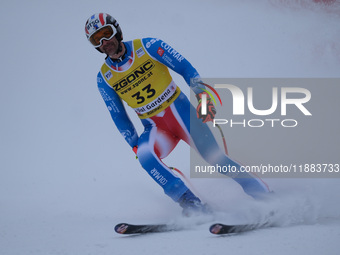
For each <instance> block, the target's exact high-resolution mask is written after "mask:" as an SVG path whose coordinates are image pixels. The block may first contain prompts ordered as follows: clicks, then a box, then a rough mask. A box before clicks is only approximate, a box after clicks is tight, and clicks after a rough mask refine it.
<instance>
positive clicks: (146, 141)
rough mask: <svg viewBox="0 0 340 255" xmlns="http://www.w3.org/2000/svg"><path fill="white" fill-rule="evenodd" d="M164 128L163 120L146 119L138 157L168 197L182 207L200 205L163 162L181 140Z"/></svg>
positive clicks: (139, 143)
mask: <svg viewBox="0 0 340 255" xmlns="http://www.w3.org/2000/svg"><path fill="white" fill-rule="evenodd" d="M157 120H159V122H158V124H159V125H160V126H162V120H163V119H162V118H159V119H157V117H156V118H154V119H145V120H143V121H142V122H143V124H144V126H145V130H144V132H143V134H142V135H141V136H140V138H139V142H138V151H137V156H138V159H139V161H140V163H141V165H142V167H143V168H144V169H145V170H146V171H147V172H148V174H149V175H150V176H151V177H152V178H153V179H154V180H155V181H156V182H157V183H158V184H159V185H160V186H161V187H162V188H163V190H164V192H165V194H166V195H168V196H169V197H170V198H172V199H173V200H174V201H175V202H178V203H179V204H180V206H181V207H183V208H186V207H188V206H192V204H193V203H197V206H199V205H200V200H199V199H198V198H197V197H196V196H195V195H194V194H193V193H192V192H191V191H190V189H189V188H188V187H187V186H186V185H185V183H184V182H183V181H182V180H181V179H180V178H179V177H177V176H175V175H174V174H173V172H172V170H171V169H170V168H169V167H168V166H167V165H166V164H164V163H163V162H162V160H161V158H164V157H166V156H167V155H168V154H169V153H170V152H171V151H172V150H173V148H174V147H175V146H176V144H177V143H178V141H179V139H178V138H177V137H176V136H174V135H173V134H172V133H170V132H168V131H167V130H166V129H162V128H161V127H158V126H157V124H156V122H155V121H157Z"/></svg>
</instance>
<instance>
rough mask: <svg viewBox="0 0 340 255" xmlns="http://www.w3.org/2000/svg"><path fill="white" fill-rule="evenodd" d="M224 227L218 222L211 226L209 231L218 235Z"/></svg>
mask: <svg viewBox="0 0 340 255" xmlns="http://www.w3.org/2000/svg"><path fill="white" fill-rule="evenodd" d="M222 228H223V225H222V224H220V223H216V224H213V225H211V226H210V228H209V231H210V233H212V234H215V235H218V234H219V233H220V232H221V230H222Z"/></svg>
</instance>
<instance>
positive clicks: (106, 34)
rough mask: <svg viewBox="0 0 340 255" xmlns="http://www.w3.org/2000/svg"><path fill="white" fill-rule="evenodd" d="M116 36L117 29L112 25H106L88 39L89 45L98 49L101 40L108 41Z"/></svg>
mask: <svg viewBox="0 0 340 255" xmlns="http://www.w3.org/2000/svg"><path fill="white" fill-rule="evenodd" d="M116 34H117V29H116V28H115V27H114V26H113V25H106V26H103V27H102V28H100V29H99V30H97V31H96V32H94V33H93V34H92V35H91V36H90V38H89V41H90V43H91V44H92V45H93V46H94V47H95V48H98V47H100V46H101V45H102V41H103V40H110V39H112V38H113V37H114V36H115V35H116Z"/></svg>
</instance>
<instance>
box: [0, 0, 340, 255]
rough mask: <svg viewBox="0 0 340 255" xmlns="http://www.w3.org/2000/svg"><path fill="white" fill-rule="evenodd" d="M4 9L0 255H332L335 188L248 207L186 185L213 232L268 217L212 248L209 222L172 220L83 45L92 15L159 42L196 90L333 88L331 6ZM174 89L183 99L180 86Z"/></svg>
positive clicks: (299, 186)
mask: <svg viewBox="0 0 340 255" xmlns="http://www.w3.org/2000/svg"><path fill="white" fill-rule="evenodd" d="M2 6H3V7H2V8H1V10H0V12H1V15H0V19H1V21H2V24H3V25H4V28H3V30H2V36H3V38H5V40H1V42H0V44H1V46H2V47H1V49H2V59H1V60H0V61H1V71H0V72H1V76H0V77H1V79H2V82H1V84H2V85H1V87H0V90H1V93H0V99H1V100H0V104H1V107H0V109H1V110H0V111H1V115H0V116H1V120H2V122H1V123H2V125H1V127H0V129H1V143H0V144H1V147H0V150H1V151H0V152H1V153H0V155H1V163H0V166H1V168H0V254H2V255H28V254H34V255H39V254H43V255H56V254H58V255H71V254H72V255H85V254H96V255H109V254H110V255H111V254H195V255H199V254H209V255H210V254H238V255H243V254H244V255H246V254H247V255H248V254H252V255H256V254H272V255H281V254H282V255H283V254H285V255H286V254H291V255H294V254H309V255H314V254H315V255H319V254H327V255H328V254H338V251H339V248H340V244H339V241H338V240H339V237H340V213H339V209H340V205H339V204H340V203H339V202H340V201H339V195H338V194H339V193H340V185H339V184H340V183H339V180H337V179H268V180H267V182H268V183H269V185H270V186H271V187H272V189H274V190H275V197H277V199H276V200H273V201H268V202H257V201H253V200H251V199H250V198H248V197H247V196H245V195H244V194H243V192H242V191H240V188H239V187H238V186H237V185H236V184H235V183H234V182H233V181H230V180H227V179H222V180H220V179H219V180H216V179H213V180H212V179H211V180H210V179H209V180H194V181H193V183H194V185H197V187H198V192H200V193H201V194H202V197H204V198H205V199H206V200H207V201H209V202H210V203H211V204H212V205H213V206H214V207H215V208H217V209H219V210H221V211H224V213H218V214H217V216H216V218H215V219H214V220H212V219H209V220H210V222H214V221H221V222H224V223H231V224H233V223H237V222H239V223H245V222H258V221H262V222H263V221H266V220H267V216H268V215H270V214H271V213H272V212H274V213H275V214H274V216H272V217H271V221H272V222H273V223H274V226H273V227H271V228H267V229H260V230H255V231H251V232H248V233H243V234H238V235H231V236H213V235H212V234H210V233H209V232H208V228H209V224H210V223H205V224H196V223H197V221H202V220H207V219H205V218H198V219H196V218H195V219H189V220H185V219H183V218H181V216H180V215H181V210H180V208H178V206H177V205H176V204H174V203H173V202H172V201H170V199H168V198H167V197H166V196H165V195H164V194H163V192H162V191H161V190H160V188H159V187H157V186H156V185H155V184H154V183H153V181H152V180H151V179H150V178H149V177H148V176H147V175H146V174H145V173H144V172H143V170H142V169H141V168H140V166H139V164H138V161H136V160H134V156H133V154H132V153H131V151H130V148H128V146H126V145H125V142H124V140H123V139H122V138H121V136H120V134H118V132H117V131H116V129H115V127H114V125H113V123H112V121H111V119H110V116H109V114H108V112H107V110H106V109H105V107H104V104H103V102H102V101H101V98H100V96H99V93H98V91H97V88H96V74H97V72H98V70H99V68H100V65H101V64H102V61H103V55H100V54H98V52H97V51H96V50H94V49H93V48H92V47H91V46H90V45H89V44H88V43H87V42H86V39H85V35H84V33H83V26H84V24H85V21H86V19H87V18H88V16H89V15H91V14H92V13H95V12H101V11H104V12H108V13H110V14H112V15H113V16H114V17H116V18H117V20H118V21H119V22H120V24H121V26H122V29H123V33H124V38H125V40H130V39H133V38H138V37H148V36H153V37H158V38H162V39H164V40H165V41H167V42H169V44H171V45H172V46H173V47H174V48H175V49H177V50H178V51H180V52H181V53H183V55H184V56H185V57H186V58H187V59H189V61H190V62H191V63H192V64H193V65H194V66H195V67H196V68H197V69H198V71H199V72H200V73H201V75H202V76H203V77H339V75H340V71H339V70H340V27H339V25H338V24H339V21H340V11H339V10H340V8H339V6H340V1H338V0H336V1H335V0H334V1H333V0H329V1H326V2H325V1H321V0H320V1H318V0H314V1H313V0H310V1H308V0H296V1H293V0H268V1H267V0H261V1H250V0H245V1H236V0H234V1H232V0H229V1H221V0H211V1H203V0H198V1H194V0H188V1H185V2H183V1H178V0H173V1H171V2H169V1H164V2H163V1H156V0H146V1H143V2H140V1H136V0H127V1H119V2H117V1H114V2H112V1H104V0H99V1H96V2H95V4H94V2H93V1H87V0H85V1H72V2H69V1H68V2H66V1H63V0H61V1H58V2H52V1H34V2H22V1H21V2H19V1H9V0H6V1H4V2H3V3H2ZM221 46H224V47H221ZM174 79H175V80H176V82H177V83H178V84H179V85H180V86H181V87H182V88H183V90H184V91H185V92H186V93H187V92H188V89H187V88H186V84H185V83H184V81H183V79H182V78H181V77H179V76H177V75H176V74H175V75H174ZM132 119H133V120H135V121H137V122H138V119H136V117H134V116H133V117H132ZM137 129H138V130H139V131H140V130H141V126H137ZM335 139H336V138H335ZM120 144H121V146H120ZM315 150H320V153H321V154H322V153H323V152H324V151H323V149H322V148H317V146H316V148H315ZM184 151H185V152H187V151H188V148H187V147H186V145H183V144H179V146H178V148H177V149H176V150H175V151H174V153H173V154H172V155H171V156H170V157H169V158H168V159H167V162H170V164H174V162H176V163H177V162H179V163H177V164H178V167H179V168H180V169H185V168H188V163H187V158H186V157H185V155H186V154H185V153H183V152H184ZM297 155H298V153H297ZM253 156H256V155H253ZM120 222H129V223H135V224H142V223H164V222H175V223H179V224H186V225H187V226H188V229H187V230H183V231H178V232H169V233H158V234H148V235H137V236H121V235H118V234H116V233H114V230H113V227H114V225H115V224H117V223H120Z"/></svg>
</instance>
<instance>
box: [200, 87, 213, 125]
mask: <svg viewBox="0 0 340 255" xmlns="http://www.w3.org/2000/svg"><path fill="white" fill-rule="evenodd" d="M203 94H205V95H207V114H204V115H203V114H202V95H203ZM196 97H197V100H198V106H197V108H196V112H197V118H199V119H202V121H203V123H206V122H209V121H213V119H214V117H215V115H216V109H215V106H214V104H213V102H211V99H210V97H209V95H208V94H207V93H205V92H202V93H200V94H198V95H197V96H196Z"/></svg>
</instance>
